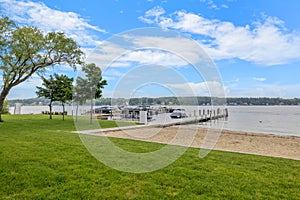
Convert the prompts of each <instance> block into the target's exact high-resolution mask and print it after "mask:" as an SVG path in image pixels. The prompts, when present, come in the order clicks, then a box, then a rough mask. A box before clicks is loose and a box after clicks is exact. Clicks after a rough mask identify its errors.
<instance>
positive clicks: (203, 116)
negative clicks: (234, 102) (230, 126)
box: [152, 108, 228, 127]
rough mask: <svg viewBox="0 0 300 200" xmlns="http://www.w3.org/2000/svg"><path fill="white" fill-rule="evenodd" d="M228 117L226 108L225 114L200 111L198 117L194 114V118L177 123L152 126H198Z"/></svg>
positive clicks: (216, 111) (218, 110)
mask: <svg viewBox="0 0 300 200" xmlns="http://www.w3.org/2000/svg"><path fill="white" fill-rule="evenodd" d="M227 117H228V109H227V108H225V109H224V110H223V112H221V110H220V109H217V110H207V112H205V110H203V112H202V113H201V111H199V116H196V113H195V112H194V116H193V117H191V116H190V117H188V118H182V119H181V120H180V121H175V122H167V123H164V124H153V125H152V126H154V127H169V126H176V125H187V124H198V123H201V122H208V121H212V120H217V119H221V118H227Z"/></svg>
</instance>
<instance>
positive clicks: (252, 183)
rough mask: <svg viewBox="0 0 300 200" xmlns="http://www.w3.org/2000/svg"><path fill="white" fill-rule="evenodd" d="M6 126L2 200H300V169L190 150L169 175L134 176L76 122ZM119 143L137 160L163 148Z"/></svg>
mask: <svg viewBox="0 0 300 200" xmlns="http://www.w3.org/2000/svg"><path fill="white" fill-rule="evenodd" d="M4 120H5V122H4V123H0V199H300V192H299V188H300V181H299V180H300V161H295V160H289V159H281V158H271V157H264V156H255V155H245V154H238V153H228V152H221V151H212V152H211V153H210V154H209V155H208V156H206V157H205V158H204V159H199V157H198V154H199V150H198V149H193V148H190V149H189V150H188V151H187V152H186V153H185V154H184V155H183V156H182V157H180V158H179V159H178V160H177V161H175V162H174V163H172V164H171V165H169V166H168V167H166V168H163V169H161V170H158V171H155V172H151V173H145V174H133V173H126V172H120V171H117V170H114V169H111V168H109V167H107V166H105V165H104V164H102V163H100V162H99V161H97V160H96V159H95V158H94V157H93V156H92V155H91V154H90V153H89V152H88V151H87V150H86V148H85V147H84V145H83V144H82V142H81V140H80V138H79V136H78V135H77V134H76V133H74V132H72V131H74V130H75V127H74V124H73V119H72V118H70V117H67V118H66V120H65V121H62V120H61V117H60V116H54V119H53V120H49V119H48V117H47V116H42V115H18V116H17V115H15V116H13V115H11V116H9V115H7V116H4ZM101 123H102V125H103V123H104V124H105V123H106V125H105V126H106V127H112V126H115V125H114V124H113V122H101ZM108 123H112V124H108ZM103 127H104V125H103ZM111 140H112V141H113V142H114V143H115V144H117V145H118V146H120V147H122V148H124V149H126V150H130V151H133V152H145V151H151V150H154V149H158V148H160V147H161V146H162V145H161V144H156V143H147V142H140V141H133V140H125V139H116V138H114V139H111Z"/></svg>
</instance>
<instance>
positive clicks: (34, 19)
mask: <svg viewBox="0 0 300 200" xmlns="http://www.w3.org/2000/svg"><path fill="white" fill-rule="evenodd" d="M0 5H1V7H2V11H3V12H4V14H5V15H7V16H9V17H10V18H11V19H13V20H14V21H16V22H18V23H22V24H27V25H31V26H36V27H38V28H40V29H42V30H44V31H45V32H49V31H63V32H65V33H66V34H67V35H68V36H69V37H72V38H73V39H75V40H76V41H77V42H78V43H80V44H81V45H96V44H97V43H98V42H97V41H96V40H95V36H94V35H93V34H90V33H89V32H90V31H96V32H101V33H104V32H105V30H103V29H101V28H99V27H97V26H93V25H91V24H89V23H88V21H87V20H85V19H83V18H82V17H81V16H80V15H79V14H77V13H74V12H62V11H59V10H55V9H51V8H49V7H47V6H46V5H45V4H44V3H41V2H31V1H16V0H0Z"/></svg>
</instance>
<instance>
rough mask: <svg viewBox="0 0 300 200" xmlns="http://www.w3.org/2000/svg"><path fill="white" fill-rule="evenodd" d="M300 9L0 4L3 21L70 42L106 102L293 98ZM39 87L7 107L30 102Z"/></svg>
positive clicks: (290, 5) (206, 3)
mask: <svg viewBox="0 0 300 200" xmlns="http://www.w3.org/2000/svg"><path fill="white" fill-rule="evenodd" d="M299 10H300V1H298V0H286V1H282V0H185V1H179V0H177V1H176V0H163V1H159V0H135V1H129V0H127V1H125V0H105V1H99V0H64V1H61V0H45V1H37V0H34V1H30V0H28V1H23V0H19V1H16V0H0V14H1V15H4V16H8V17H10V18H11V19H12V20H14V21H15V22H17V23H19V24H21V25H29V26H35V27H38V28H40V29H41V30H43V31H45V32H49V31H63V32H65V33H66V34H67V36H69V37H71V38H73V39H74V40H75V41H76V42H77V43H78V44H79V45H80V46H81V48H82V49H83V51H84V52H85V53H86V58H87V62H95V63H96V64H97V65H98V66H99V67H101V69H102V70H103V77H104V78H105V79H106V80H107V81H108V86H106V87H105V88H104V91H103V96H104V97H143V96H149V97H158V96H190V95H196V96H209V95H211V96H226V97H281V98H294V97H298V98H299V97H300V79H299V75H300V21H299V14H298V13H299ZM54 72H56V73H60V74H67V75H69V76H73V77H75V78H76V76H77V75H78V74H80V68H79V70H78V71H76V72H74V71H73V70H72V69H70V68H69V67H68V66H64V65H62V66H56V67H54V68H49V70H47V74H51V73H54ZM0 81H1V80H0ZM41 83H42V82H41V80H40V78H39V77H38V76H33V77H32V78H31V79H29V80H28V81H26V82H24V83H22V84H20V85H18V86H17V87H15V88H14V89H13V90H12V91H11V92H10V94H9V96H8V99H18V98H32V97H36V94H35V91H36V89H35V87H36V86H39V85H41Z"/></svg>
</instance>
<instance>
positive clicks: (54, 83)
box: [36, 74, 73, 120]
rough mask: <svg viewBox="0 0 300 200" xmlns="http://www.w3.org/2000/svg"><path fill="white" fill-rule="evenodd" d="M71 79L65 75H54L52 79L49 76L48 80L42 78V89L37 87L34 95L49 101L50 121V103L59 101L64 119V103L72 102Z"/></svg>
mask: <svg viewBox="0 0 300 200" xmlns="http://www.w3.org/2000/svg"><path fill="white" fill-rule="evenodd" d="M72 83H73V78H69V77H67V76H66V75H58V74H54V77H53V76H52V75H50V78H48V79H46V78H43V84H42V85H43V87H39V86H38V87H37V89H38V91H37V92H36V94H37V95H38V97H45V98H47V99H49V100H50V103H49V110H50V119H52V103H53V102H54V101H59V102H61V104H62V107H63V120H64V119H65V103H66V102H67V101H71V100H72V93H73V85H72Z"/></svg>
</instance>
